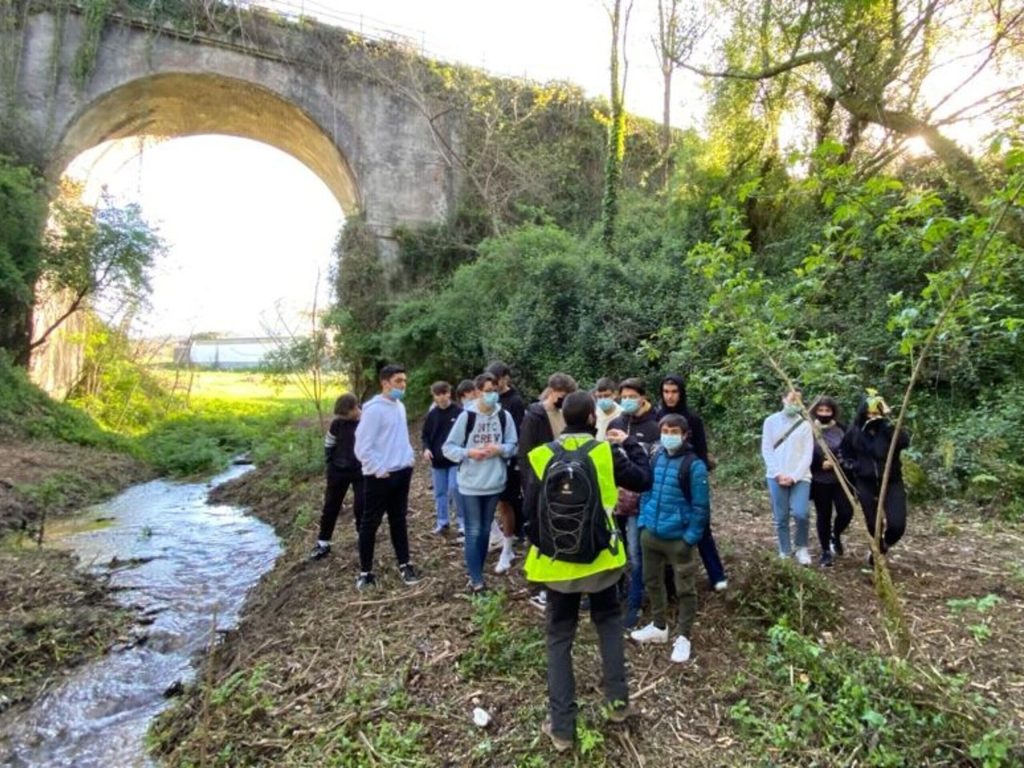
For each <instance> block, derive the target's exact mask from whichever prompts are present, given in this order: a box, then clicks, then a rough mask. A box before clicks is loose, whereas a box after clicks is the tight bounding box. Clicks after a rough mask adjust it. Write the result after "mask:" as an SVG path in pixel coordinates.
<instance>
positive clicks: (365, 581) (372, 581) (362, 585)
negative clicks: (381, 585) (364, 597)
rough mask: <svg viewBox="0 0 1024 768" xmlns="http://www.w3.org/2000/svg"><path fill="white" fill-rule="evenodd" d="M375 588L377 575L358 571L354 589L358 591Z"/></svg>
mask: <svg viewBox="0 0 1024 768" xmlns="http://www.w3.org/2000/svg"><path fill="white" fill-rule="evenodd" d="M376 588H377V577H376V576H374V575H373V574H372V573H360V574H359V578H358V579H356V589H358V590H359V591H360V592H362V591H364V590H367V589H376Z"/></svg>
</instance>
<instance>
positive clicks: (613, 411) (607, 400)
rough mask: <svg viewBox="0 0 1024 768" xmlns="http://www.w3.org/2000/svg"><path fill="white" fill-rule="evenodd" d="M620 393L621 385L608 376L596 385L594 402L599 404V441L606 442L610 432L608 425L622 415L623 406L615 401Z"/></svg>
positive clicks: (596, 412) (597, 412)
mask: <svg viewBox="0 0 1024 768" xmlns="http://www.w3.org/2000/svg"><path fill="white" fill-rule="evenodd" d="M618 392H619V383H618V382H617V381H615V379H610V378H608V377H607V376H605V377H603V378H600V379H598V380H597V383H596V384H594V400H595V401H596V402H597V410H596V411H595V414H596V418H597V425H596V426H597V439H598V440H604V439H605V435H606V433H607V432H608V425H610V424H611V423H612V422H613V421H615V420H616V419H617V418H619V416H621V415H622V406H621V405H619V404H618V403H617V402H616V401H615V396H616V395H617V394H618Z"/></svg>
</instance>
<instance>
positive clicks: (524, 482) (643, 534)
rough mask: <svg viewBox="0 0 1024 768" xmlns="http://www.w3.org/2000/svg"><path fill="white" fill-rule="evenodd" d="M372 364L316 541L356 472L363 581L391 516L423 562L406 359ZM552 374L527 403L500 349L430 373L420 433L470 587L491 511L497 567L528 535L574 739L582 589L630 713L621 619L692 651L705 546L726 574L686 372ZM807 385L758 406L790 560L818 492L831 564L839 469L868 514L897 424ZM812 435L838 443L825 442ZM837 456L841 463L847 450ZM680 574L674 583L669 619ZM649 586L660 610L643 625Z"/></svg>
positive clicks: (550, 723)
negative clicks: (411, 531)
mask: <svg viewBox="0 0 1024 768" xmlns="http://www.w3.org/2000/svg"><path fill="white" fill-rule="evenodd" d="M379 378H380V385H381V392H380V394H378V395H377V396H376V397H374V398H373V399H371V400H370V401H369V402H368V403H366V404H365V406H363V407H362V409H360V407H359V404H358V402H357V401H356V399H355V398H354V397H353V396H352V395H343V396H342V397H341V398H339V399H338V401H337V403H336V406H335V414H336V418H335V420H334V421H333V422H332V424H331V426H330V429H329V431H328V433H327V435H326V437H325V443H324V445H325V451H326V459H327V467H328V470H327V491H326V493H325V499H324V508H323V514H322V517H321V524H320V531H319V534H318V540H317V543H316V546H315V547H314V549H313V552H312V553H311V557H312V558H313V559H319V558H322V557H324V556H325V555H327V554H328V553H329V552H330V540H331V536H332V533H333V529H334V526H335V522H336V520H337V517H338V513H339V510H340V507H341V502H342V499H343V498H344V496H345V494H346V492H347V490H348V488H349V487H352V488H353V490H354V494H353V495H354V503H353V508H354V512H355V515H354V516H355V522H356V528H357V531H358V537H359V559H360V573H359V576H358V579H357V582H356V586H357V588H358V589H360V590H363V589H367V588H370V587H373V586H374V585H375V584H376V578H375V576H374V573H373V563H374V560H373V553H374V545H375V539H376V533H377V529H378V528H379V527H380V524H381V522H382V520H383V517H384V516H385V515H386V516H387V517H388V523H389V528H390V533H391V540H392V544H393V546H394V550H395V555H396V559H397V561H398V569H399V574H400V576H401V578H402V580H403V582H405V583H406V584H415V583H417V582H418V580H419V578H420V575H419V572H418V570H417V569H416V568H415V567H414V566H413V564H412V562H411V560H410V554H409V540H408V531H407V526H406V515H407V506H408V494H409V482H410V478H411V474H412V466H413V464H414V454H413V449H412V445H411V442H410V439H409V433H408V426H407V421H406V413H405V409H404V406H403V405H402V399H403V397H404V395H405V386H406V373H405V371H404V369H402V368H401V367H400V366H386V367H384V368H383V369H382V370H381V372H380V377H379ZM547 384H548V386H547V388H546V389H545V390H544V392H543V393H542V394H541V396H540V398H539V399H538V400H537V401H536V402H534V403H532V404H531V405H530V406H529V407H527V406H526V404H525V402H524V401H523V399H522V397H521V396H520V395H519V393H518V392H517V391H516V390H515V388H514V387H513V386H512V383H511V375H510V371H509V368H508V366H507V365H505V364H503V363H494V364H492V365H491V366H489V367H488V369H487V370H486V371H485V372H484V373H482V374H480V375H479V376H477V377H476V378H475V379H474V380H465V381H462V382H460V383H459V384H458V386H457V387H456V388H455V390H454V393H453V391H452V387H451V385H450V384H448V383H446V382H436V383H435V384H434V385H433V386H432V387H431V394H432V396H433V400H434V402H433V406H432V407H431V410H430V412H429V413H428V414H427V417H426V419H425V421H424V425H423V430H422V434H421V443H422V455H423V458H424V459H425V460H426V461H428V462H430V466H431V479H432V485H433V490H434V498H435V503H436V518H435V524H434V527H433V532H434V533H435V534H438V535H446V534H448V533H449V532H450V529H451V526H452V519H453V517H454V519H455V524H456V525H457V527H458V535H459V536H460V537H461V538H462V540H463V544H464V557H465V566H466V571H467V575H468V579H469V582H468V588H469V589H470V590H471V591H472V592H474V593H476V592H480V591H482V590H483V589H485V580H484V565H485V560H486V556H487V552H488V548H489V541H490V536H491V526H492V521H493V520H494V519H495V517H497V519H498V522H499V527H500V530H501V532H502V539H503V541H502V552H501V555H500V556H499V559H498V563H497V565H496V567H495V571H496V572H497V573H504V572H506V571H508V570H509V569H510V567H511V564H512V562H513V560H514V559H515V557H516V554H515V546H516V543H517V542H519V541H522V540H523V539H524V538H525V539H528V543H529V546H528V550H527V554H526V559H525V563H524V573H525V575H526V578H527V580H528V581H529V582H531V583H532V584H535V585H536V586H537V588H538V594H537V595H536V599H537V602H539V603H540V604H541V605H543V606H544V607H545V615H546V635H547V656H548V665H547V669H548V673H547V674H548V698H549V707H548V709H549V719H548V720H547V721H546V722H545V724H544V732H545V733H546V734H547V736H548V737H549V738H550V739H551V742H552V744H553V745H554V747H555V748H556V749H557V750H559V751H563V750H567V749H569V748H571V747H572V744H573V737H574V733H575V720H576V713H577V705H576V701H575V678H574V675H573V669H572V646H573V642H574V639H575V634H576V628H577V625H578V615H579V610H580V607H581V605H582V604H583V601H584V600H586V601H587V602H588V603H589V610H590V614H591V619H592V621H593V623H594V625H595V628H596V630H597V636H598V641H599V644H600V650H601V659H602V667H603V674H602V678H603V686H604V694H605V699H606V709H605V711H606V713H607V716H608V718H609V719H610V720H612V721H616V722H621V721H622V720H624V719H625V718H626V717H628V716H629V714H630V713H631V709H630V707H629V703H628V689H627V685H626V671H625V646H624V633H623V626H624V624H625V628H626V629H627V630H629V636H630V637H631V639H633V640H634V641H635V642H637V643H641V644H643V643H655V644H668V643H669V642H670V641H671V643H672V650H671V653H670V656H669V658H670V659H671V661H672V662H676V663H682V662H686V661H688V660H689V658H690V653H691V643H690V637H691V630H692V627H693V623H694V620H695V617H696V611H697V590H696V573H697V556H698V555H699V556H700V558H701V560H702V561H703V564H704V567H705V569H706V571H707V574H708V579H709V584H710V586H711V587H712V588H713V589H714V590H717V591H721V590H724V589H727V588H728V582H727V579H726V574H725V570H724V567H723V565H722V561H721V558H720V557H719V554H718V550H717V546H716V544H715V540H714V537H713V535H712V532H711V525H710V511H711V509H710V490H709V483H708V473H709V471H710V470H711V469H713V468H714V465H715V461H714V458H713V457H712V456H710V455H709V453H708V448H707V438H706V434H705V430H704V425H703V422H702V421H701V419H700V417H699V416H698V415H697V414H695V413H693V412H692V411H690V410H689V408H688V406H687V401H686V389H685V385H684V382H683V379H682V378H681V377H679V376H675V375H670V376H666V377H665V378H664V379H663V380H662V382H661V385H660V390H659V393H658V394H659V395H660V398H659V402H657V403H655V402H653V401H652V400H651V399H649V398H648V396H647V390H646V384H645V382H644V381H643V380H642V379H640V378H628V379H625V380H623V381H621V382H616V381H614V380H612V379H609V378H602V379H600V380H599V381H598V382H597V383H596V384H595V386H594V389H593V391H592V392H591V391H581V390H579V388H578V386H577V384H576V381H575V380H574V379H573V378H572V377H571V376H569V375H568V374H565V373H556V374H552V375H551V376H550V377H549V379H548V382H547ZM800 398H801V394H800V392H799V390H792V391H787V392H786V393H785V394H784V396H783V407H782V410H781V411H780V412H779V413H776V414H773V415H772V416H770V417H768V418H767V419H766V420H765V422H764V428H763V434H762V438H763V439H762V454H763V457H764V461H765V465H766V472H767V480H768V486H769V490H770V493H771V499H772V508H773V515H774V520H775V526H776V532H777V535H778V541H779V552H780V555H782V556H783V557H789V556H790V555H791V554H792V548H791V546H790V519H791V518H792V519H794V520H795V521H796V542H795V543H796V549H795V556H796V559H797V561H798V562H800V563H801V564H809V563H810V556H809V552H808V549H807V538H808V501H809V499H810V498H811V497H812V496H813V498H814V501H815V504H816V505H817V510H818V533H819V538H820V540H821V543H822V555H821V564H822V565H828V564H830V563H831V561H832V557H833V555H834V554H842V540H841V536H842V534H843V532H844V531H845V529H846V527H847V526H848V525H849V522H850V517H851V516H852V513H851V510H850V505H849V503H848V502H846V501H845V497H844V495H843V494H842V492H841V490H839V480H838V473H840V472H842V471H843V470H844V469H845V470H846V471H847V472H848V473H850V476H851V478H852V479H851V483H852V484H853V485H854V486H855V488H856V490H857V493H858V494H859V495H860V497H861V503H862V505H863V507H864V510H865V515H866V516H867V518H868V519H867V522H868V526H869V528H870V529H871V530H872V531H873V530H874V511H875V508H876V506H877V499H878V493H879V484H880V478H881V467H884V463H885V455H886V454H887V452H888V446H889V442H888V441H890V440H891V439H892V437H893V430H892V426H891V424H890V423H889V421H888V419H887V414H888V408H887V407H886V406H885V403H884V401H883V400H882V399H881V398H880V397H869V398H867V399H866V400H865V402H864V403H863V404H862V406H861V409H860V410H859V411H858V414H857V418H856V419H855V421H854V424H853V425H851V427H850V429H849V430H845V429H844V428H843V427H842V426H841V425H840V424H839V422H838V417H839V410H838V407H837V405H836V403H835V401H834V400H832V399H831V398H821V399H819V400H818V401H817V402H816V403H814V405H813V406H812V407H811V409H810V413H811V414H812V416H813V418H814V420H815V421H814V423H813V424H811V423H809V422H808V421H807V420H806V419H805V418H804V416H803V414H804V411H803V408H802V404H801V401H800ZM818 437H820V438H821V439H822V441H823V442H825V444H826V445H827V446H828V447H829V451H828V453H826V452H824V451H822V450H821V449H820V447H819V446H818V444H817V439H816V438H818ZM907 442H908V441H907V439H906V436H905V434H903V433H901V434H900V435H899V436H898V438H897V462H896V463H895V465H894V472H893V473H892V482H891V483H890V490H889V492H888V493H887V494H886V501H885V505H884V508H885V521H886V522H885V529H884V530H885V535H884V537H883V540H882V551H883V552H884V551H886V550H887V549H888V548H889V547H891V546H892V545H893V544H895V543H896V541H898V540H899V538H900V536H901V535H902V533H903V525H904V520H905V494H904V493H903V491H902V482H901V477H900V471H899V461H898V451H899V450H901V449H902V448H903V447H906V444H907ZM837 457H838V458H837ZM833 459H836V461H841V462H842V464H841V465H840V466H836V465H835V462H834V461H833ZM879 462H881V464H880V463H879ZM580 488H582V489H583V491H582V492H581V491H580V490H579V489H580ZM872 500H873V502H874V503H872ZM591 509H592V510H593V511H592V512H590V511H588V510H591ZM833 509H834V510H835V511H836V520H835V525H834V527H833V523H832V510H833ZM670 590H674V592H675V595H676V597H677V599H678V612H677V617H676V621H675V625H674V627H672V628H670V627H669V623H668V610H667V606H668V598H669V591H670ZM645 593H646V596H647V599H648V605H649V615H648V622H647V623H646V624H645V625H644V626H642V627H641V626H638V625H639V621H638V619H639V614H640V611H641V606H642V604H643V600H644V595H645ZM623 601H624V602H625V604H626V611H625V620H623V614H622V607H621V606H622V602H623Z"/></svg>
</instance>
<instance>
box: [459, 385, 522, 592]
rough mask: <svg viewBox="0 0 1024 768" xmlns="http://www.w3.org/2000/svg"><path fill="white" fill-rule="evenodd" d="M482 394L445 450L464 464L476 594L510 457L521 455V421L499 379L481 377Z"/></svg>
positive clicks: (469, 560) (469, 562)
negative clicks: (506, 403)
mask: <svg viewBox="0 0 1024 768" xmlns="http://www.w3.org/2000/svg"><path fill="white" fill-rule="evenodd" d="M476 386H477V389H478V390H479V393H480V395H479V397H478V398H477V400H476V403H475V405H474V406H473V407H472V408H467V409H466V410H464V411H463V412H462V413H461V414H460V415H459V418H458V419H456V420H455V423H454V424H453V425H452V430H451V432H450V433H449V434H448V439H447V440H446V441H445V443H444V445H443V446H442V448H441V451H442V453H444V455H445V457H446V458H447V459H448V460H449V461H454V462H455V463H456V464H458V465H459V493H461V494H462V499H463V506H464V510H465V514H466V544H465V555H466V570H467V571H468V572H469V586H470V589H472V590H473V592H481V591H482V590H483V589H484V561H485V560H486V559H487V544H488V540H489V537H490V531H491V522H492V521H493V520H494V510H495V508H496V507H497V506H498V498H499V497H500V496H501V492H502V491H503V490H504V489H505V481H506V479H507V477H508V460H509V459H511V458H512V457H513V456H515V455H516V443H517V440H518V436H517V434H516V425H515V422H514V421H513V419H512V417H511V416H510V415H509V414H508V413H507V412H505V411H503V410H502V408H501V405H500V403H499V399H498V398H499V395H498V388H497V381H496V379H495V377H494V376H493V375H491V374H489V373H482V374H480V375H479V376H477V378H476Z"/></svg>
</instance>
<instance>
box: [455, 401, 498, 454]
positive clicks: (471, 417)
mask: <svg viewBox="0 0 1024 768" xmlns="http://www.w3.org/2000/svg"><path fill="white" fill-rule="evenodd" d="M506 419H508V413H507V412H506V411H505V409H504V408H502V409H501V410H500V411H498V421H499V422H501V442H502V443H504V442H505V428H506V424H507V423H508V422H507V421H506ZM475 426H476V411H466V434H465V435H463V436H462V447H463V448H465V447H466V446H467V445H469V433H470V432H472V431H473V427H475Z"/></svg>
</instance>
